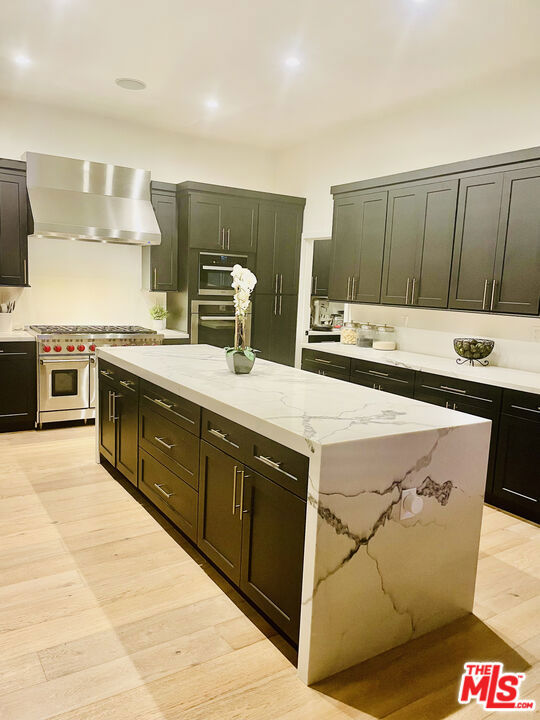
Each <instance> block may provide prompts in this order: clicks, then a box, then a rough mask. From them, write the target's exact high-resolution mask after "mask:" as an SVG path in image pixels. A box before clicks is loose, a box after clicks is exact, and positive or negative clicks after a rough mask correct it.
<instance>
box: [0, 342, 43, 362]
mask: <svg viewBox="0 0 540 720" xmlns="http://www.w3.org/2000/svg"><path fill="white" fill-rule="evenodd" d="M35 353H36V343H35V342H32V341H27V342H24V341H22V342H3V343H2V342H0V355H5V356H6V357H17V356H18V357H21V358H22V357H25V356H26V357H35Z"/></svg>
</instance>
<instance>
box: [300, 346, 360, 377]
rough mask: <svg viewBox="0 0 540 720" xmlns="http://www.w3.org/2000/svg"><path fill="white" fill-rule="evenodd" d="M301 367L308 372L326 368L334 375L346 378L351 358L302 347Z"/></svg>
mask: <svg viewBox="0 0 540 720" xmlns="http://www.w3.org/2000/svg"><path fill="white" fill-rule="evenodd" d="M302 368H303V369H305V370H309V371H310V372H318V371H319V370H328V374H330V373H332V374H333V376H334V377H336V376H339V377H341V378H343V379H346V380H348V379H349V375H350V372H351V360H350V358H348V357H343V356H342V355H334V354H333V353H325V352H319V351H317V350H311V349H307V348H306V349H304V350H303V351H302Z"/></svg>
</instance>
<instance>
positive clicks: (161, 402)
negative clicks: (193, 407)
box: [143, 395, 195, 425]
mask: <svg viewBox="0 0 540 720" xmlns="http://www.w3.org/2000/svg"><path fill="white" fill-rule="evenodd" d="M143 397H144V399H145V400H149V401H150V402H153V403H155V404H156V405H159V407H162V408H165V410H169V411H170V412H172V414H173V415H176V417H179V418H181V419H182V420H185V421H186V422H188V423H190V424H191V425H195V420H192V419H191V418H189V417H187V415H182V413H179V412H178V411H177V410H173V408H174V405H170V404H168V403H166V402H165V401H164V400H160V399H159V398H152V397H150V396H149V395H144V396H143Z"/></svg>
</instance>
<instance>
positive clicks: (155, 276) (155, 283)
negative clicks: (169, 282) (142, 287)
mask: <svg viewBox="0 0 540 720" xmlns="http://www.w3.org/2000/svg"><path fill="white" fill-rule="evenodd" d="M154 290H157V267H155V268H154Z"/></svg>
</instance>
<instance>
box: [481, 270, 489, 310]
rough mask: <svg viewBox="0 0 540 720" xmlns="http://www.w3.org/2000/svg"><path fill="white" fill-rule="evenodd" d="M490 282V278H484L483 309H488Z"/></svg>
mask: <svg viewBox="0 0 540 720" xmlns="http://www.w3.org/2000/svg"><path fill="white" fill-rule="evenodd" d="M488 284H489V280H488V279H487V278H486V279H485V280H484V295H483V297H482V310H485V309H486V300H487V291H488Z"/></svg>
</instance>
